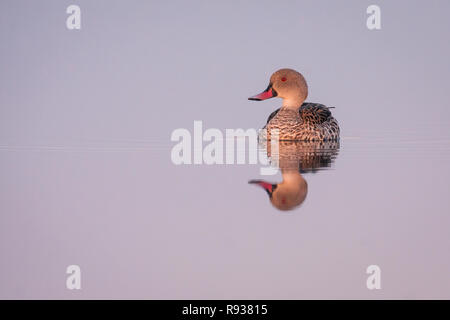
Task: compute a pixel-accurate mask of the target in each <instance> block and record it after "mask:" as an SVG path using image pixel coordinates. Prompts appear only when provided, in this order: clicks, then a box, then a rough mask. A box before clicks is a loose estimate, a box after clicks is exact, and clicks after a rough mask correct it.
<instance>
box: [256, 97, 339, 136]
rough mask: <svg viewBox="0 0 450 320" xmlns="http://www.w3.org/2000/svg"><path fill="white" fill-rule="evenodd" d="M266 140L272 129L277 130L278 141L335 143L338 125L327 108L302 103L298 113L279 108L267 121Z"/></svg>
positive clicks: (294, 110)
mask: <svg viewBox="0 0 450 320" xmlns="http://www.w3.org/2000/svg"><path fill="white" fill-rule="evenodd" d="M263 129H267V139H270V137H271V135H270V132H271V130H272V129H278V130H279V140H281V141H286V140H296V141H336V140H339V125H338V123H337V121H336V119H334V118H333V116H332V115H331V111H330V110H329V108H328V107H326V106H324V105H323V104H319V103H310V102H305V103H303V104H302V105H301V106H300V108H298V111H297V110H296V109H292V108H284V107H281V108H280V109H278V110H275V111H274V112H272V114H271V115H270V116H269V118H268V119H267V124H266V125H265V126H264V128H263Z"/></svg>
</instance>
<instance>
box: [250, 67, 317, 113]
mask: <svg viewBox="0 0 450 320" xmlns="http://www.w3.org/2000/svg"><path fill="white" fill-rule="evenodd" d="M307 96H308V85H307V84H306V80H305V78H304V77H303V76H302V74H301V73H300V72H297V71H295V70H293V69H280V70H278V71H276V72H275V73H274V74H272V76H271V77H270V82H269V86H268V87H267V89H266V90H264V91H263V92H261V93H260V94H257V95H255V96H253V97H250V98H248V99H249V100H256V101H261V100H266V99H269V98H273V97H279V98H282V99H283V106H286V107H299V106H301V104H302V103H303V102H304V101H305V99H306V97H307Z"/></svg>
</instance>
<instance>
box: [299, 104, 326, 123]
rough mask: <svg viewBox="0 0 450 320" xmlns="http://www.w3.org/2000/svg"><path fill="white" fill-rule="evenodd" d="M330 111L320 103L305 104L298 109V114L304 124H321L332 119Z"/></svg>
mask: <svg viewBox="0 0 450 320" xmlns="http://www.w3.org/2000/svg"><path fill="white" fill-rule="evenodd" d="M330 109H331V108H329V107H327V106H325V105H323V104H320V103H312V102H305V103H303V104H302V106H301V107H300V109H299V113H300V117H301V118H302V120H303V121H304V122H309V123H314V124H321V123H324V122H326V121H328V120H330V119H331V118H332V115H331V111H330Z"/></svg>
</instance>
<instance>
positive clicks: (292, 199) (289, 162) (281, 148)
mask: <svg viewBox="0 0 450 320" xmlns="http://www.w3.org/2000/svg"><path fill="white" fill-rule="evenodd" d="M273 147H275V150H272V149H273ZM260 148H261V150H265V151H266V154H267V158H268V159H270V164H271V166H273V167H277V168H279V169H280V171H281V176H282V181H281V182H270V181H266V180H262V179H252V180H249V181H248V183H249V184H251V185H256V186H258V187H260V188H262V189H263V190H265V192H266V193H267V195H268V196H269V200H270V203H271V204H272V206H273V207H275V208H276V209H278V210H280V211H291V210H294V209H296V208H297V207H300V206H301V205H302V203H303V202H304V201H305V199H306V197H307V194H308V182H307V181H306V179H305V177H304V175H305V174H315V173H317V172H319V170H326V169H329V168H330V167H331V166H332V164H333V163H334V161H335V159H336V158H337V156H338V154H339V148H340V146H339V141H314V142H311V141H309V142H306V141H279V143H277V144H276V145H274V146H272V143H268V141H267V140H260Z"/></svg>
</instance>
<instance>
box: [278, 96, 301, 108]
mask: <svg viewBox="0 0 450 320" xmlns="http://www.w3.org/2000/svg"><path fill="white" fill-rule="evenodd" d="M304 100H305V99H303V98H301V97H291V98H283V105H282V108H284V109H286V110H294V111H297V110H298V109H299V108H300V107H301V105H302V103H303V101H304Z"/></svg>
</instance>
